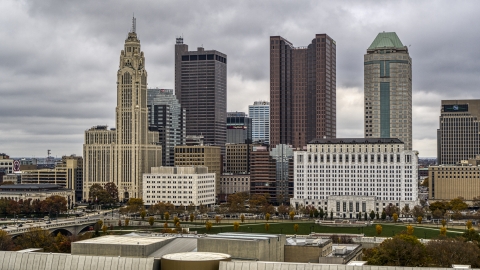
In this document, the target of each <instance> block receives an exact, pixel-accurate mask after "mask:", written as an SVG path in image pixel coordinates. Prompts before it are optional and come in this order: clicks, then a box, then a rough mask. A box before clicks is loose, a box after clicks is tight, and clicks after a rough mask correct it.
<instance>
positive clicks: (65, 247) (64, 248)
mask: <svg viewBox="0 0 480 270" xmlns="http://www.w3.org/2000/svg"><path fill="white" fill-rule="evenodd" d="M54 241H55V252H60V253H70V250H71V245H72V242H71V241H70V239H69V238H68V237H66V236H64V235H63V234H61V233H58V234H57V236H55V240H54Z"/></svg>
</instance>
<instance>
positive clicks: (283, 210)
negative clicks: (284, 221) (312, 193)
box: [277, 204, 289, 216]
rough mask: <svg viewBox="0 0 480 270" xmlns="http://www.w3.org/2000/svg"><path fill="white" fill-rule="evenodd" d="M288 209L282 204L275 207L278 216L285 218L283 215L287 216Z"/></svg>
mask: <svg viewBox="0 0 480 270" xmlns="http://www.w3.org/2000/svg"><path fill="white" fill-rule="evenodd" d="M288 208H289V207H288V206H286V205H284V204H282V205H280V206H278V207H277V211H278V213H279V214H280V215H282V216H285V215H288V210H289V209H288Z"/></svg>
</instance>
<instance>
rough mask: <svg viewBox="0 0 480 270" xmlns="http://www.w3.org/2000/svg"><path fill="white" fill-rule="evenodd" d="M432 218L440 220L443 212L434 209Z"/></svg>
mask: <svg viewBox="0 0 480 270" xmlns="http://www.w3.org/2000/svg"><path fill="white" fill-rule="evenodd" d="M432 216H433V217H434V218H441V217H443V212H442V210H440V209H435V211H433V212H432Z"/></svg>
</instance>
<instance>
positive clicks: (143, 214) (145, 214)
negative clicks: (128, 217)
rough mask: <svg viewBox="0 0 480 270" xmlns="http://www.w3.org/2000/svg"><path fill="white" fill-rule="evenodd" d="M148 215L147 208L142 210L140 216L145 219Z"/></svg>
mask: <svg viewBox="0 0 480 270" xmlns="http://www.w3.org/2000/svg"><path fill="white" fill-rule="evenodd" d="M146 216H147V211H145V209H144V210H142V211H140V217H141V218H142V220H144V219H145V217H146Z"/></svg>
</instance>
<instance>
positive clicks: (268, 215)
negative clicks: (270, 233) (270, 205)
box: [265, 213, 270, 222]
mask: <svg viewBox="0 0 480 270" xmlns="http://www.w3.org/2000/svg"><path fill="white" fill-rule="evenodd" d="M265 220H266V221H267V222H268V221H269V220H270V213H267V214H265Z"/></svg>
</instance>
